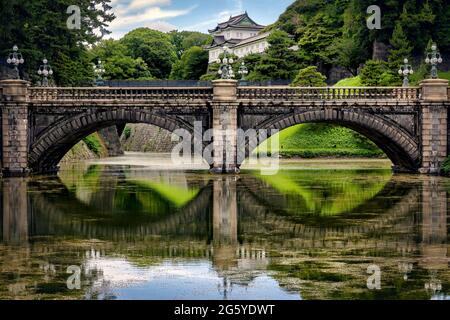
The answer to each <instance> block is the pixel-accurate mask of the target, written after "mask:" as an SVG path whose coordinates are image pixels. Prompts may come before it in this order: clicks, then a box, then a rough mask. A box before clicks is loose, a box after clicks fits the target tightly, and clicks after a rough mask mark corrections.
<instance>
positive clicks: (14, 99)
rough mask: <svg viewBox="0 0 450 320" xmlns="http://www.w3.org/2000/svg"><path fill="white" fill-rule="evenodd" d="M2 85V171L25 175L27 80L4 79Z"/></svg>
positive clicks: (26, 153) (26, 164) (26, 170)
mask: <svg viewBox="0 0 450 320" xmlns="http://www.w3.org/2000/svg"><path fill="white" fill-rule="evenodd" d="M0 86H1V87H2V91H3V93H2V97H1V100H2V108H1V109H2V110H1V112H2V173H3V175H4V176H25V175H27V174H28V173H29V170H28V102H27V87H28V82H26V81H23V80H4V81H1V82H0Z"/></svg>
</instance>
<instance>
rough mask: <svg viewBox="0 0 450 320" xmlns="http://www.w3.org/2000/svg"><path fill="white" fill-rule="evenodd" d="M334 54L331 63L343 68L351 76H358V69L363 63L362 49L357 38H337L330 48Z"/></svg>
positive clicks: (363, 54)
mask: <svg viewBox="0 0 450 320" xmlns="http://www.w3.org/2000/svg"><path fill="white" fill-rule="evenodd" d="M330 49H331V50H332V51H334V52H335V58H334V60H333V62H334V63H335V64H336V65H338V66H340V67H343V68H345V69H346V70H347V71H349V72H350V73H351V74H352V75H353V76H357V75H358V68H359V66H360V64H361V63H363V62H364V61H365V58H366V57H365V53H364V47H363V46H362V45H361V43H359V42H358V39H357V37H348V38H342V39H341V38H339V39H337V40H336V41H335V42H334V43H333V45H332V46H331V47H330Z"/></svg>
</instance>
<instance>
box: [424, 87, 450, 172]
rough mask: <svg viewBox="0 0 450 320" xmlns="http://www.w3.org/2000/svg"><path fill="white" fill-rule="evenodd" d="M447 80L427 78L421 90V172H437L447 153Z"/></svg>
mask: <svg viewBox="0 0 450 320" xmlns="http://www.w3.org/2000/svg"><path fill="white" fill-rule="evenodd" d="M448 84H449V82H448V80H443V79H428V80H424V81H422V82H421V84H420V87H421V89H422V90H421V91H422V96H421V100H422V110H421V113H422V117H421V140H422V144H421V145H422V167H421V168H420V169H419V172H420V173H422V174H439V173H440V171H441V166H442V163H443V162H444V161H445V159H446V158H447V155H448V150H447V149H448V108H447V105H446V102H447V101H448V91H447V90H448Z"/></svg>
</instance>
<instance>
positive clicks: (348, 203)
mask: <svg viewBox="0 0 450 320" xmlns="http://www.w3.org/2000/svg"><path fill="white" fill-rule="evenodd" d="M361 176H363V177H364V179H361ZM391 176H392V173H391V172H390V171H386V170H383V171H365V172H364V171H351V170H346V171H329V170H321V171H309V170H308V171H292V170H289V171H279V172H278V174H276V175H273V176H264V175H257V174H255V177H257V178H258V179H260V180H261V181H263V182H264V183H266V184H267V185H268V186H269V187H271V188H273V189H275V190H276V191H277V192H278V194H277V196H278V199H276V196H272V197H271V193H270V189H269V191H266V188H261V191H260V190H258V192H263V193H264V196H266V195H267V196H268V197H271V198H272V199H268V202H272V200H275V201H276V202H277V203H280V204H281V205H280V207H283V208H287V212H289V213H290V214H293V215H319V216H329V215H339V214H342V213H347V212H349V211H352V210H353V209H354V208H356V207H357V206H359V205H361V204H362V203H364V202H365V201H367V200H369V199H371V198H373V197H374V196H375V195H376V194H377V193H378V192H380V191H381V190H382V189H383V187H384V186H385V184H386V183H387V182H388V181H389V179H390V178H391Z"/></svg>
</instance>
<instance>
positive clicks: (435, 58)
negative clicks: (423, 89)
mask: <svg viewBox="0 0 450 320" xmlns="http://www.w3.org/2000/svg"><path fill="white" fill-rule="evenodd" d="M442 61H443V60H442V56H441V54H440V53H439V51H438V48H437V45H436V44H435V43H433V45H432V46H431V51H430V52H428V54H427V58H426V59H425V62H426V64H430V65H431V78H432V79H437V78H438V70H437V65H438V64H440V63H442Z"/></svg>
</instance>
